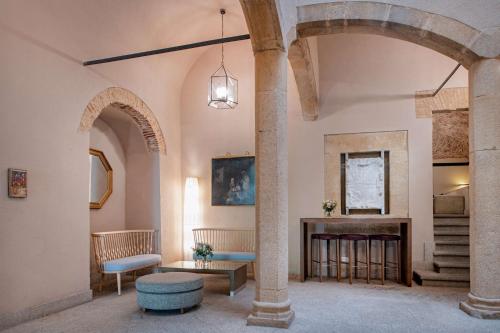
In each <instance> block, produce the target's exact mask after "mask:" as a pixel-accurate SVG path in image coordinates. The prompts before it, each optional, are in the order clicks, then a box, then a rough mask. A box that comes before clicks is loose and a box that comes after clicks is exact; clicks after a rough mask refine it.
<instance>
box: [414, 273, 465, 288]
mask: <svg viewBox="0 0 500 333" xmlns="http://www.w3.org/2000/svg"><path fill="white" fill-rule="evenodd" d="M413 279H414V280H415V282H417V283H418V284H419V285H422V286H435V287H468V286H469V284H470V277H469V274H444V273H437V272H433V271H424V270H415V271H413Z"/></svg>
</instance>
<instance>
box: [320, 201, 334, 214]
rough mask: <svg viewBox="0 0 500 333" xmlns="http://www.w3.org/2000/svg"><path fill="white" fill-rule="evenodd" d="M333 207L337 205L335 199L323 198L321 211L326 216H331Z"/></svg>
mask: <svg viewBox="0 0 500 333" xmlns="http://www.w3.org/2000/svg"><path fill="white" fill-rule="evenodd" d="M335 207H337V202H336V201H335V200H323V211H324V212H325V215H326V216H331V215H332V212H333V211H335Z"/></svg>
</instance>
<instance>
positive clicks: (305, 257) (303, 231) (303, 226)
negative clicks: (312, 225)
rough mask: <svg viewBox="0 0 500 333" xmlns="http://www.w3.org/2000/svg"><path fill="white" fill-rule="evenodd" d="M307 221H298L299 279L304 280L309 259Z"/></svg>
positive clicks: (307, 273)
mask: <svg viewBox="0 0 500 333" xmlns="http://www.w3.org/2000/svg"><path fill="white" fill-rule="evenodd" d="M307 227H308V226H307V223H304V222H301V223H300V236H301V237H300V252H301V253H300V281H301V282H304V281H305V280H306V278H307V276H308V275H309V272H308V261H309V255H310V254H309V251H308V246H307V243H308V239H307V234H308V231H307V229H308V228H307Z"/></svg>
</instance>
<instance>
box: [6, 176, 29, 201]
mask: <svg viewBox="0 0 500 333" xmlns="http://www.w3.org/2000/svg"><path fill="white" fill-rule="evenodd" d="M7 187H8V195H9V198H15V199H23V198H27V197H28V170H24V169H15V168H9V169H8V171H7Z"/></svg>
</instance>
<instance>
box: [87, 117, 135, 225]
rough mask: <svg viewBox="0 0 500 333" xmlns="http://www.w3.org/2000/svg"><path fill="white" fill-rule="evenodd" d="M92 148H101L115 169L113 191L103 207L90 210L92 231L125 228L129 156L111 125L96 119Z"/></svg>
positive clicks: (91, 140) (91, 133)
mask: <svg viewBox="0 0 500 333" xmlns="http://www.w3.org/2000/svg"><path fill="white" fill-rule="evenodd" d="M90 148H93V149H97V150H100V151H102V152H103V153H104V156H106V159H107V160H108V162H109V164H110V165H111V168H112V169H113V193H111V195H110V196H109V198H108V200H107V201H106V202H105V204H104V205H103V206H102V208H101V209H91V210H90V232H99V231H111V230H123V229H125V206H126V205H125V202H126V195H125V189H126V184H127V171H126V163H127V158H126V155H125V152H124V151H123V148H122V145H121V143H120V139H119V138H118V137H117V135H116V134H115V132H114V131H113V129H112V128H111V127H109V126H108V124H106V123H105V122H104V121H102V120H101V119H99V118H98V119H96V121H95V122H94V126H92V128H91V130H90Z"/></svg>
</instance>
